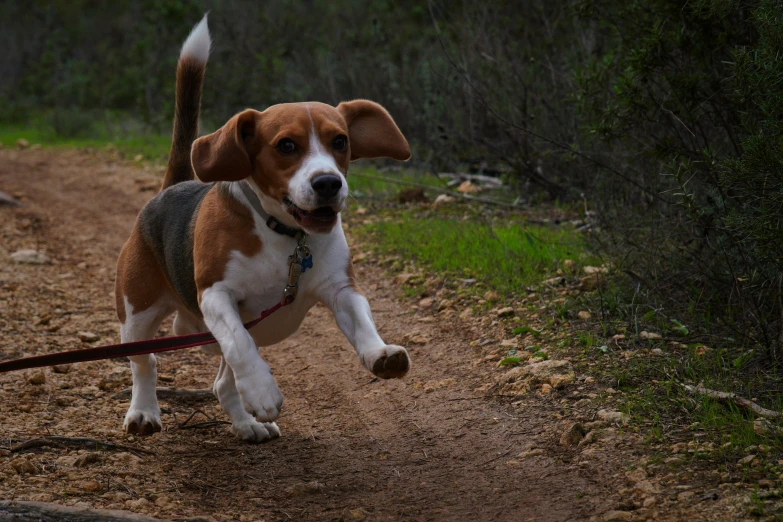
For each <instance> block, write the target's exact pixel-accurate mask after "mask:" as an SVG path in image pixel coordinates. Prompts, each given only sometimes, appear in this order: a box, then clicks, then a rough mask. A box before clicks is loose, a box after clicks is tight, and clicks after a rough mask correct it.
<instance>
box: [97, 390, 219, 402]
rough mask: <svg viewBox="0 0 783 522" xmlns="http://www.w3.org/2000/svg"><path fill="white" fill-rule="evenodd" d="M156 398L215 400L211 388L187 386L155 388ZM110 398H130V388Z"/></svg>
mask: <svg viewBox="0 0 783 522" xmlns="http://www.w3.org/2000/svg"><path fill="white" fill-rule="evenodd" d="M156 393H157V395H158V399H188V400H194V401H205V400H215V394H214V393H212V390H209V389H206V390H194V389H189V388H168V387H162V388H158V389H157V390H156ZM111 398H112V399H130V398H131V388H125V389H124V390H122V391H119V392H117V393H115V394H114V395H112V396H111Z"/></svg>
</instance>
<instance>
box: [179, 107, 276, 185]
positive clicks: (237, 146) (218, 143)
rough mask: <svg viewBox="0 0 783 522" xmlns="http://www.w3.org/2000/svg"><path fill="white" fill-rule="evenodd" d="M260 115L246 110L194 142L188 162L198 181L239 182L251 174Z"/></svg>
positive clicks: (251, 110)
mask: <svg viewBox="0 0 783 522" xmlns="http://www.w3.org/2000/svg"><path fill="white" fill-rule="evenodd" d="M260 116H261V113H260V112H258V111H254V110H253V109H247V110H246V111H243V112H240V113H239V114H237V115H236V116H234V117H233V118H231V119H230V120H228V122H227V123H226V124H225V125H223V126H222V127H221V128H219V129H218V130H216V131H215V132H213V133H212V134H208V135H206V136H202V137H200V138H199V139H197V140H196V141H194V142H193V147H192V148H191V150H190V161H191V163H192V164H193V170H194V171H195V172H196V175H197V176H198V178H199V179H200V180H201V181H204V182H211V181H239V180H241V179H245V178H246V177H248V176H249V175H250V174H251V173H252V172H253V158H254V157H255V155H256V153H257V152H258V141H257V139H256V134H257V132H258V121H259V118H260Z"/></svg>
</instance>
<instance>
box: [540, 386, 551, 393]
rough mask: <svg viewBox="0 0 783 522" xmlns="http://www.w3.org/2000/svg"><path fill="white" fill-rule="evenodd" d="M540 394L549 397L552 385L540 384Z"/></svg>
mask: <svg viewBox="0 0 783 522" xmlns="http://www.w3.org/2000/svg"><path fill="white" fill-rule="evenodd" d="M541 393H543V394H544V395H549V394H550V393H552V385H551V384H548V383H544V384H542V385H541Z"/></svg>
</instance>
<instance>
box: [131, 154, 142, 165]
mask: <svg viewBox="0 0 783 522" xmlns="http://www.w3.org/2000/svg"><path fill="white" fill-rule="evenodd" d="M143 160H144V155H143V154H136V155H135V156H133V161H135V162H136V163H138V162H140V161H143Z"/></svg>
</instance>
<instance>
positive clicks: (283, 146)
mask: <svg viewBox="0 0 783 522" xmlns="http://www.w3.org/2000/svg"><path fill="white" fill-rule="evenodd" d="M277 150H278V151H279V152H280V154H282V155H283V156H289V155H291V154H293V153H294V152H296V143H294V142H293V141H292V140H290V139H288V138H283V139H282V140H280V141H278V142H277Z"/></svg>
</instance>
